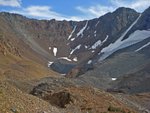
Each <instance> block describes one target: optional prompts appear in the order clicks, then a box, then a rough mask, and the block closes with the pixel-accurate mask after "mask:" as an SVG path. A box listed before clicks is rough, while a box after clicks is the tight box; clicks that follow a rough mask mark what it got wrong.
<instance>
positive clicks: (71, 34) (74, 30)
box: [68, 26, 77, 40]
mask: <svg viewBox="0 0 150 113" xmlns="http://www.w3.org/2000/svg"><path fill="white" fill-rule="evenodd" d="M76 27H77V26H75V27H74V28H73V30H72V32H71V34H70V35H69V37H68V40H69V39H70V38H71V37H72V34H73V33H74V32H75V30H76Z"/></svg>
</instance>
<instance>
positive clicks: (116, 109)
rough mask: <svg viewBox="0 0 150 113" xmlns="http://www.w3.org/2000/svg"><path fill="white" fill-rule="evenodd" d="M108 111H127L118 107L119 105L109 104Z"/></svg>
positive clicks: (122, 112) (123, 112)
mask: <svg viewBox="0 0 150 113" xmlns="http://www.w3.org/2000/svg"><path fill="white" fill-rule="evenodd" d="M108 111H109V112H121V113H126V112H125V111H124V110H123V109H121V108H118V107H113V106H111V105H110V106H109V107H108Z"/></svg>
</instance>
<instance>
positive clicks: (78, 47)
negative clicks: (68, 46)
mask: <svg viewBox="0 0 150 113" xmlns="http://www.w3.org/2000/svg"><path fill="white" fill-rule="evenodd" d="M80 47H81V44H80V45H78V46H77V47H75V48H74V49H73V50H72V51H71V52H70V54H71V55H72V54H73V53H74V51H76V50H77V49H80Z"/></svg>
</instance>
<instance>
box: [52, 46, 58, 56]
mask: <svg viewBox="0 0 150 113" xmlns="http://www.w3.org/2000/svg"><path fill="white" fill-rule="evenodd" d="M53 53H54V56H56V55H57V48H56V47H54V48H53Z"/></svg>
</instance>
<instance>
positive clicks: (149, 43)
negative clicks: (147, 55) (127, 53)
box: [135, 42, 150, 52]
mask: <svg viewBox="0 0 150 113" xmlns="http://www.w3.org/2000/svg"><path fill="white" fill-rule="evenodd" d="M149 45H150V42H148V43H147V44H145V45H143V46H142V47H140V48H139V49H137V50H135V52H138V51H140V50H142V49H143V48H145V47H147V46H149Z"/></svg>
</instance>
